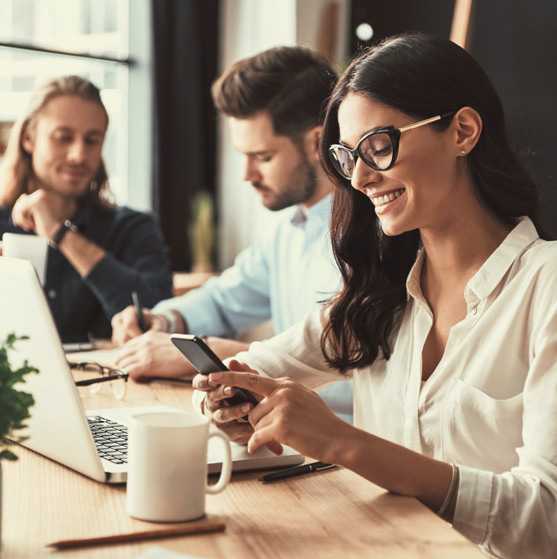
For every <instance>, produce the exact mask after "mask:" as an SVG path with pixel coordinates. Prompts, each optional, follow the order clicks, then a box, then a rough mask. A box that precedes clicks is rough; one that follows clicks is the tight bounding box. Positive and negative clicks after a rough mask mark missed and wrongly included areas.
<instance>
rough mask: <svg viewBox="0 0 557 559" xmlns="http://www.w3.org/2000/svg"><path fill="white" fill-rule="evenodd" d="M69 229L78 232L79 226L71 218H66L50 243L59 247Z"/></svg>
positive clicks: (53, 246)
mask: <svg viewBox="0 0 557 559" xmlns="http://www.w3.org/2000/svg"><path fill="white" fill-rule="evenodd" d="M68 231H73V232H74V233H77V232H78V231H79V229H78V228H77V225H76V224H75V223H73V222H71V221H70V220H69V219H66V220H65V221H64V223H62V225H60V227H59V228H58V231H56V233H54V235H53V236H52V239H49V241H48V244H49V245H50V246H51V247H52V248H58V247H59V246H60V243H61V242H62V239H63V238H64V236H65V235H66V233H67V232H68Z"/></svg>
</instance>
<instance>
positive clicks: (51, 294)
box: [48, 289, 56, 299]
mask: <svg viewBox="0 0 557 559" xmlns="http://www.w3.org/2000/svg"><path fill="white" fill-rule="evenodd" d="M48 298H49V299H56V290H54V289H49V290H48Z"/></svg>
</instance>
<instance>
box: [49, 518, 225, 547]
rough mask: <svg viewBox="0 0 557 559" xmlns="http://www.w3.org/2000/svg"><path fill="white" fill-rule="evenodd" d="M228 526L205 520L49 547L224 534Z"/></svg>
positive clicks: (54, 543)
mask: <svg viewBox="0 0 557 559" xmlns="http://www.w3.org/2000/svg"><path fill="white" fill-rule="evenodd" d="M225 528H226V526H225V524H224V522H222V521H221V520H219V519H214V520H212V519H203V520H200V521H194V522H191V523H189V524H185V525H182V526H177V527H172V528H162V529H160V530H148V531H145V532H131V533H127V534H113V535H110V536H99V537H92V538H79V539H75V540H61V541H57V542H52V543H49V544H47V547H53V548H55V549H68V548H72V547H86V546H90V545H106V544H117V543H123V542H134V541H141V540H150V539H154V538H171V537H176V536H185V535H187V534H204V533H207V532H222V531H223V530H225Z"/></svg>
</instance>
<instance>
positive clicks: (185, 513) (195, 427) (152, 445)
mask: <svg viewBox="0 0 557 559" xmlns="http://www.w3.org/2000/svg"><path fill="white" fill-rule="evenodd" d="M211 437H218V438H220V439H222V441H223V444H224V447H225V453H224V460H223V464H222V471H221V474H220V478H219V480H218V481H217V483H215V484H213V485H208V484H207V444H208V441H209V439H210V438H211ZM128 439H129V440H128V488H127V503H126V508H127V512H128V514H129V515H130V516H133V517H134V518H139V519H141V520H150V521H153V522H182V521H186V520H193V519H194V518H200V517H202V516H203V515H204V514H205V493H219V492H220V491H222V490H223V489H224V488H225V487H226V485H227V483H228V482H229V481H230V473H231V470H232V456H231V450H230V441H229V439H228V437H227V436H226V435H225V434H224V433H223V432H221V431H217V430H214V431H211V432H209V420H208V419H207V418H206V417H205V416H203V415H200V414H196V413H188V412H179V411H177V412H154V413H141V414H136V415H134V416H132V418H131V419H130V422H129V425H128Z"/></svg>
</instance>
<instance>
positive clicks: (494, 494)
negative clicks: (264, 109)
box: [194, 35, 557, 559]
mask: <svg viewBox="0 0 557 559" xmlns="http://www.w3.org/2000/svg"><path fill="white" fill-rule="evenodd" d="M322 157H323V163H324V165H325V168H326V169H327V170H328V172H329V173H330V174H331V175H332V176H334V177H335V180H336V182H337V185H338V189H337V192H336V194H335V202H334V209H333V218H332V242H333V246H334V251H335V255H336V258H337V262H338V264H339V266H340V269H341V272H342V275H343V278H344V286H343V288H342V290H341V291H340V293H338V295H337V296H336V297H335V298H333V299H332V300H331V301H330V302H329V305H328V307H327V309H326V310H325V311H319V310H316V312H315V313H314V314H313V315H310V316H309V317H308V318H307V319H306V321H305V322H304V323H303V324H300V325H298V326H295V327H293V328H292V329H291V330H289V331H287V332H285V333H284V334H282V335H281V336H277V337H275V338H273V339H271V340H269V341H267V342H263V343H255V344H253V345H252V346H251V347H250V350H249V351H248V352H245V353H243V354H239V355H238V356H237V361H236V362H232V363H231V364H230V366H231V368H233V369H236V370H238V372H236V373H218V374H215V375H211V376H210V377H209V380H207V379H206V377H203V376H201V375H199V376H198V377H196V378H195V379H194V384H195V386H196V387H197V388H198V389H199V390H201V391H203V392H205V393H206V394H205V398H204V399H203V400H202V407H203V410H204V412H205V413H207V414H210V415H214V416H216V419H217V420H218V421H219V424H220V426H221V427H222V426H223V425H225V423H224V422H228V423H227V424H226V425H227V427H226V430H227V431H228V432H229V433H230V435H231V436H232V437H233V438H234V439H236V440H238V441H244V442H247V444H248V449H249V450H250V451H254V450H255V449H257V448H259V447H261V446H263V445H267V446H270V447H271V448H273V449H274V450H276V451H279V449H280V445H281V444H287V445H289V446H292V447H294V448H295V449H297V450H298V451H300V452H301V453H303V454H305V455H307V456H310V457H312V458H315V459H318V460H321V461H324V462H331V463H336V464H340V465H342V466H344V467H347V468H350V469H352V470H353V471H355V472H357V473H358V474H360V475H361V476H363V477H365V478H367V479H368V480H370V481H371V482H373V483H375V484H378V485H380V486H382V487H384V488H385V489H387V490H389V491H392V492H394V493H398V494H401V495H407V496H412V497H416V498H418V499H419V500H420V501H422V502H423V503H424V504H426V505H427V506H428V507H430V508H431V509H432V510H434V511H436V512H437V513H438V514H440V515H441V516H442V517H443V518H445V519H447V520H449V521H451V522H452V523H453V525H454V527H455V528H456V529H458V530H459V531H460V532H461V533H463V534H464V535H466V536H467V537H468V538H470V539H471V540H472V541H473V542H476V543H477V544H479V545H480V546H481V547H482V549H483V550H485V551H486V552H488V553H491V554H492V555H494V556H497V557H504V558H517V559H518V558H524V557H529V558H533V557H554V556H555V549H557V531H556V530H555V526H556V525H557V504H556V503H557V428H556V427H555V425H557V422H556V417H557V299H556V297H555V294H556V293H557V244H556V243H552V242H548V241H547V240H542V238H543V232H542V230H541V228H540V226H539V223H538V220H537V203H538V202H537V194H536V188H535V186H534V184H533V183H532V181H531V180H530V178H529V177H528V175H527V173H526V172H525V171H524V169H523V168H522V167H521V165H520V164H519V162H518V161H517V159H516V157H515V155H514V154H513V153H512V151H511V150H510V148H509V144H508V141H507V137H506V132H505V122H504V116H503V110H502V107H501V103H500V100H499V98H498V96H497V94H496V92H495V90H494V88H493V86H492V85H491V83H490V81H489V79H488V78H487V76H486V75H485V73H484V72H483V70H482V69H481V68H480V67H479V65H478V64H477V63H476V62H475V61H474V60H473V59H472V57H471V56H470V55H469V54H467V53H466V52H465V51H464V50H463V49H461V48H460V47H458V46H457V45H455V44H453V43H451V42H449V41H446V40H441V39H436V38H430V37H426V36H422V35H403V36H399V37H394V38H390V39H388V40H386V41H385V42H383V43H382V44H380V45H378V46H376V47H373V48H371V49H370V50H368V51H366V52H364V53H363V54H362V55H361V56H359V57H358V58H357V59H356V60H354V61H353V62H352V64H351V65H350V66H349V67H348V69H347V70H346V71H345V73H344V75H343V76H342V77H341V79H340V81H339V82H338V84H337V86H336V88H335V91H334V92H333V94H332V96H331V99H330V101H329V105H328V111H327V116H326V121H325V127H324V135H323V138H322ZM242 362H243V364H241V363H242ZM256 372H257V373H259V374H256ZM334 372H340V373H341V374H351V376H352V377H353V379H354V408H355V409H354V417H355V426H351V425H348V424H346V423H343V422H342V421H340V420H339V419H338V418H336V417H335V416H334V415H333V414H332V413H331V412H330V410H328V409H327V407H326V406H325V405H324V404H323V402H322V401H321V400H320V399H319V397H318V396H317V395H316V394H315V393H314V392H313V391H312V390H310V389H309V387H314V386H317V385H319V384H321V383H323V382H327V381H329V380H331V378H332V374H333V373H334ZM287 376H288V377H290V379H293V380H290V379H289V378H285V377H287ZM273 377H274V378H273ZM234 387H240V388H244V389H248V390H251V391H252V392H253V393H255V394H257V395H258V397H259V398H260V399H261V401H260V403H259V404H258V405H256V406H255V407H253V406H251V405H250V404H244V405H242V406H241V407H226V406H225V405H223V404H222V402H223V400H224V399H226V398H227V397H229V396H230V394H232V393H233V391H234ZM200 399H201V398H200ZM248 410H249V423H242V422H241V421H238V420H239V419H240V418H242V417H243V416H244V415H245V414H246V412H247V411H248ZM372 529H373V527H370V530H372Z"/></svg>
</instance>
